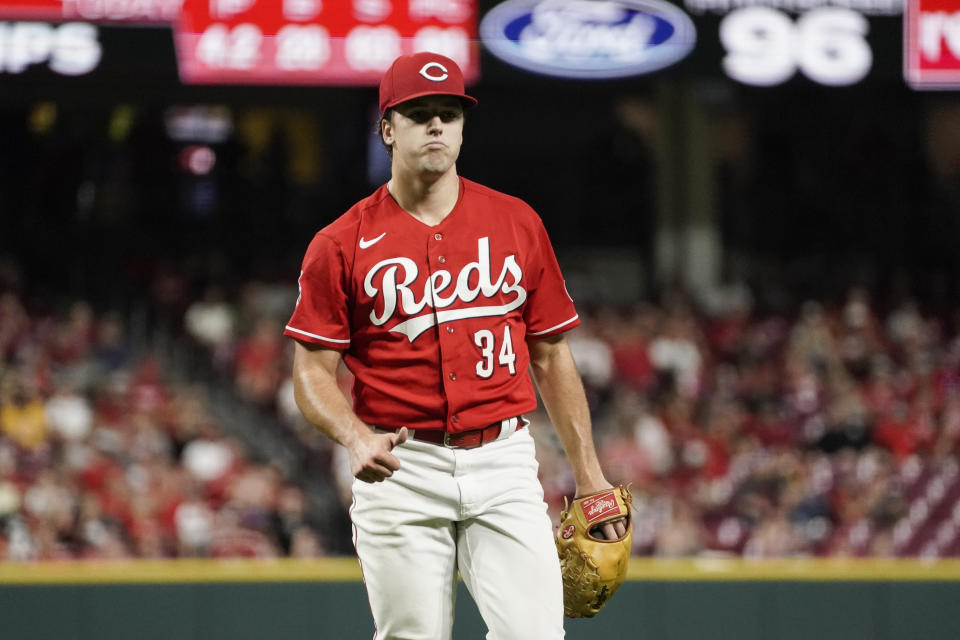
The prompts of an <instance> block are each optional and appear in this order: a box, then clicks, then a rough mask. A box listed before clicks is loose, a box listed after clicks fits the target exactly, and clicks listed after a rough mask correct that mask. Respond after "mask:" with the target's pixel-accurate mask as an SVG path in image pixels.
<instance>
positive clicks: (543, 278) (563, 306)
mask: <svg viewBox="0 0 960 640" xmlns="http://www.w3.org/2000/svg"><path fill="white" fill-rule="evenodd" d="M535 219H536V229H535V236H534V247H535V251H534V252H533V255H534V259H533V260H532V261H531V264H530V266H529V269H530V270H531V271H532V273H533V274H534V278H533V279H532V281H531V284H532V288H531V290H530V291H529V292H528V295H527V303H526V305H525V306H524V310H523V320H524V323H525V324H526V325H527V337H528V338H542V337H546V336H551V335H556V334H560V333H563V332H565V331H569V330H570V329H573V328H574V327H576V326H577V325H578V324H580V317H579V316H578V315H577V310H576V309H575V308H574V306H573V300H572V299H571V298H570V294H569V293H567V287H566V285H565V284H564V281H563V274H561V273H560V265H559V264H557V256H556V255H555V254H554V253H553V246H552V245H551V244H550V238H549V236H547V230H546V229H545V228H544V227H543V223H542V222H541V221H540V218H539V217H536V216H535Z"/></svg>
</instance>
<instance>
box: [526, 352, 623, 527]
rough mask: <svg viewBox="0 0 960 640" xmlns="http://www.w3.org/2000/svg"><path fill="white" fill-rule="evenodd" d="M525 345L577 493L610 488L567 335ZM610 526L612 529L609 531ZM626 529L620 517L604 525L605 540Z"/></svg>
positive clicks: (535, 379)
mask: <svg viewBox="0 0 960 640" xmlns="http://www.w3.org/2000/svg"><path fill="white" fill-rule="evenodd" d="M528 347H529V350H530V373H531V375H532V376H533V381H534V382H535V383H536V385H537V389H539V391H540V398H541V399H542V400H543V406H544V408H546V410H547V415H549V416H550V421H551V422H552V423H553V426H554V428H555V429H556V430H557V435H559V436H560V442H561V444H562V445H563V449H564V451H565V452H566V454H567V459H568V460H569V461H570V466H571V467H572V468H573V477H574V480H575V481H576V483H577V497H580V496H585V495H589V494H591V493H596V492H598V491H602V490H604V489H609V488H611V487H612V486H613V485H611V484H610V483H609V482H608V481H607V479H606V478H605V477H604V475H603V470H602V469H601V468H600V460H599V459H598V458H597V450H596V447H595V446H594V443H593V428H592V425H591V422H590V409H589V407H588V405H587V397H586V394H585V393H584V390H583V382H582V381H581V380H580V374H579V372H578V371H577V366H576V364H575V363H574V361H573V354H571V353H570V346H569V345H568V344H567V341H566V338H564V337H563V336H562V335H559V336H550V337H547V338H544V339H541V340H536V341H530V342H529V343H528ZM610 527H612V529H611V530H609V531H608V530H607V529H608V528H610ZM625 533H626V527H625V525H624V523H623V522H622V521H619V522H615V523H610V524H607V525H606V526H605V527H604V535H605V536H606V537H607V539H608V540H612V539H619V538H620V537H622V536H623V535H624V534H625Z"/></svg>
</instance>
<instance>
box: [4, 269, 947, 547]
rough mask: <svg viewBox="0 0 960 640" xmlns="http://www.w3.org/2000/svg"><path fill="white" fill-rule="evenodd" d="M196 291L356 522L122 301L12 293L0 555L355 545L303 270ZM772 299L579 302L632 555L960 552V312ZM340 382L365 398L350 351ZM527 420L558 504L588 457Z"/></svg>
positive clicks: (192, 299) (205, 329)
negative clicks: (243, 425) (296, 343)
mask: <svg viewBox="0 0 960 640" xmlns="http://www.w3.org/2000/svg"><path fill="white" fill-rule="evenodd" d="M161 279H162V278H161ZM190 290H191V289H190V287H188V286H167V287H158V288H156V290H155V296H156V295H157V293H156V292H162V291H167V292H169V291H177V292H180V293H179V294H178V296H174V297H175V298H176V304H172V305H169V307H170V309H169V310H168V311H170V310H172V311H171V313H173V314H174V319H175V322H174V325H175V327H176V331H177V332H178V333H179V334H180V335H181V336H182V337H183V338H184V339H185V340H187V341H188V342H187V343H188V344H189V345H190V348H191V349H193V350H195V351H196V352H197V353H199V354H201V357H202V358H203V359H204V361H205V362H206V363H207V364H208V366H209V371H211V372H213V375H217V376H220V377H222V378H223V379H225V380H227V384H228V385H229V387H230V390H231V393H232V394H233V397H234V398H235V399H236V402H238V403H245V404H247V405H250V406H252V407H256V408H258V409H259V410H260V411H262V412H265V413H264V414H262V415H267V414H269V415H271V416H272V417H273V418H274V421H273V423H272V426H271V428H278V429H282V430H285V431H286V435H287V436H288V437H292V438H293V439H294V440H295V441H296V442H297V446H299V447H301V448H302V449H303V450H304V451H308V452H311V454H312V455H313V459H314V460H315V461H320V462H319V464H320V465H321V466H323V467H324V468H323V469H322V470H320V473H321V477H322V478H324V479H325V480H324V481H325V482H327V483H331V484H332V485H333V486H332V487H331V489H332V490H331V491H329V492H327V494H326V497H325V498H324V499H326V500H328V501H330V500H332V501H336V502H338V503H337V504H336V505H334V509H335V510H338V511H339V512H340V513H343V514H344V517H343V518H342V519H340V520H338V521H336V522H319V523H317V522H313V521H311V519H310V517H309V513H308V512H309V507H308V505H309V503H310V496H308V495H307V491H308V489H306V488H305V485H304V484H303V483H301V482H299V480H298V479H297V478H292V477H285V476H284V474H283V473H282V472H281V471H280V470H279V469H278V468H277V467H276V466H274V465H271V464H269V463H266V464H265V463H258V462H255V460H256V456H255V455H252V454H253V453H255V452H250V451H248V446H249V445H245V444H243V442H242V441H241V440H240V439H239V438H237V437H235V436H234V435H232V434H230V433H228V432H227V431H226V430H225V429H223V428H222V425H219V424H218V423H217V421H216V420H215V419H214V418H213V417H212V414H211V411H210V399H209V397H208V388H207V385H206V384H205V383H204V381H203V380H201V381H199V382H193V383H185V382H177V381H175V379H176V375H175V373H176V372H171V371H165V370H164V369H163V367H162V365H161V364H160V362H161V360H159V359H157V358H156V357H154V356H152V355H151V354H150V353H149V352H143V351H142V350H138V349H136V348H134V347H133V346H132V341H131V340H130V339H129V338H128V336H126V328H125V324H124V319H123V318H122V317H121V316H120V315H118V314H116V313H96V312H95V311H94V310H93V309H91V307H90V305H89V304H87V303H84V302H75V303H73V304H70V305H68V306H67V307H65V308H64V309H63V310H53V311H46V310H39V311H38V312H35V313H32V312H30V311H29V310H27V309H26V308H25V305H24V303H23V301H22V300H21V299H20V298H19V297H18V295H17V294H16V293H15V292H12V291H7V292H6V293H3V294H2V295H0V557H2V558H7V559H16V560H27V559H39V558H66V557H70V558H75V557H129V556H138V557H158V556H159V557H170V556H227V555H245V556H267V557H269V556H277V555H291V556H316V555H322V554H325V553H331V552H336V553H339V552H343V551H344V550H346V549H349V526H348V524H347V522H348V521H347V519H346V516H345V514H346V511H347V509H348V508H349V504H350V484H351V481H352V478H351V476H350V473H349V468H348V463H347V460H346V456H345V455H344V451H343V449H342V448H340V447H335V446H333V445H332V444H331V443H330V442H329V441H327V440H326V439H325V438H324V437H323V436H321V435H320V434H319V433H318V432H317V430H316V429H314V428H313V427H312V426H310V425H309V424H307V423H306V422H305V421H304V419H303V417H302V416H301V415H300V413H299V411H298V409H297V407H296V404H295V402H294V400H293V391H292V381H291V378H290V370H291V358H292V351H293V343H292V342H291V341H290V340H287V339H286V338H283V337H282V328H283V325H284V322H285V320H286V318H287V316H288V314H289V312H290V309H292V306H293V304H294V302H295V299H296V288H295V285H291V284H290V283H283V284H270V283H268V282H265V281H248V282H245V283H243V284H242V285H240V286H239V287H235V288H232V289H229V290H228V289H224V288H220V287H217V286H206V287H204V288H202V289H200V290H197V292H196V294H195V295H190V294H189V291H190ZM161 297H162V296H161ZM166 299H167V301H168V302H169V300H170V299H171V298H170V297H169V296H168V297H167V298H166ZM881 307H882V308H881ZM773 309H774V307H763V306H762V305H758V304H755V303H754V300H753V298H752V295H751V291H750V289H749V288H748V287H740V288H738V289H735V290H734V294H733V295H727V296H726V297H725V298H724V299H723V300H722V301H721V302H720V303H717V301H713V303H711V304H707V303H705V301H704V300H695V299H694V298H692V297H690V296H685V295H667V296H665V297H663V298H662V299H661V300H659V301H658V302H656V303H653V302H642V303H637V304H634V305H630V306H628V307H622V308H621V307H612V306H604V305H597V306H595V307H593V308H591V309H586V310H582V311H583V313H582V320H583V324H582V326H581V327H579V328H578V329H576V330H575V331H573V332H572V333H571V334H569V336H568V339H569V342H570V345H571V348H572V350H573V353H574V357H575V359H576V361H577V364H578V367H579V368H580V371H581V374H582V377H583V381H584V385H585V387H586V390H587V397H588V401H589V403H590V407H591V413H592V415H593V420H594V435H595V439H596V441H597V445H598V450H599V453H600V457H601V461H602V464H603V466H604V469H605V471H606V473H607V476H608V478H609V479H610V480H611V481H614V482H617V483H630V486H631V491H632V494H633V501H634V506H635V515H634V518H635V520H634V523H635V536H634V553H635V554H637V555H655V556H668V557H669V556H703V555H743V556H756V557H762V556H795V555H825V556H832V555H845V556H850V555H852V556H861V555H863V556H866V555H869V556H924V557H940V556H958V555H960V459H958V453H960V334H958V332H957V328H958V326H960V324H955V323H954V321H955V320H957V319H960V315H958V316H956V317H952V316H950V315H949V314H947V315H944V314H943V313H937V314H933V313H926V312H924V311H923V310H922V309H921V306H920V305H919V304H918V303H916V302H915V301H914V300H913V299H911V298H910V297H909V296H901V297H900V298H899V299H898V300H897V301H895V302H893V303H886V304H883V305H881V304H879V303H877V302H875V301H874V300H872V299H871V295H870V293H869V292H868V291H867V290H866V289H862V288H851V289H850V290H849V291H848V292H847V293H846V294H845V296H842V297H841V298H839V299H837V300H832V301H827V300H820V301H815V300H810V301H807V302H804V303H802V304H796V305H794V306H792V307H779V308H777V310H773ZM340 382H341V388H342V390H343V391H344V393H345V394H347V395H348V396H349V393H350V385H351V382H352V379H351V376H350V374H349V372H348V371H346V370H345V369H342V370H341V376H340ZM529 417H530V418H531V421H532V424H531V429H532V432H533V434H534V436H535V438H536V439H537V442H538V457H539V460H540V475H541V480H542V482H543V485H544V488H545V494H546V498H547V502H548V506H549V508H550V511H551V514H552V516H553V518H554V520H555V521H556V520H557V518H558V514H559V511H560V509H561V508H562V506H563V501H564V497H565V496H570V495H572V494H573V492H574V485H573V479H572V475H571V473H570V469H569V466H568V465H567V463H566V460H565V458H564V456H563V453H562V449H561V448H560V444H559V441H558V440H557V437H556V435H555V433H554V431H553V429H552V427H551V426H550V423H549V420H548V418H547V416H546V415H545V414H544V413H543V411H542V410H540V411H538V412H536V413H534V414H532V415H531V416H529ZM315 471H316V469H315Z"/></svg>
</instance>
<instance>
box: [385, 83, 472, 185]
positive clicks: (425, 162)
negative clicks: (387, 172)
mask: <svg viewBox="0 0 960 640" xmlns="http://www.w3.org/2000/svg"><path fill="white" fill-rule="evenodd" d="M381 126H382V129H381V132H382V134H383V139H384V141H385V142H386V143H387V144H389V145H392V146H393V161H394V165H397V163H399V164H400V165H401V166H402V167H404V168H406V169H409V170H411V171H413V172H414V173H416V174H418V175H423V174H435V175H437V176H439V175H442V174H444V173H446V172H447V171H449V170H450V168H451V167H453V165H454V164H455V163H456V161H457V156H459V155H460V145H461V144H462V143H463V105H462V104H460V101H459V100H458V99H456V98H454V97H452V96H425V97H423V98H416V99H414V100H408V101H407V102H403V103H401V104H399V105H397V106H396V107H394V113H393V116H392V117H391V118H390V120H389V121H384V122H383V124H382V125H381Z"/></svg>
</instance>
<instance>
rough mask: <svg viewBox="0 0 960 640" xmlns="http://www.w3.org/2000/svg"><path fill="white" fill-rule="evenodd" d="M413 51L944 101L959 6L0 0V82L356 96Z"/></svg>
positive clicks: (612, 75) (916, 1) (959, 53)
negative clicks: (887, 91) (935, 94)
mask: <svg viewBox="0 0 960 640" xmlns="http://www.w3.org/2000/svg"><path fill="white" fill-rule="evenodd" d="M134 33H135V34H137V35H136V36H134V35H132V34H134ZM158 34H159V35H164V36H165V37H162V38H158V37H157V36H158ZM138 42H142V44H138ZM158 42H159V43H160V45H161V49H162V50H161V51H160V52H159V53H158V52H156V51H150V52H147V51H145V48H146V47H148V46H149V47H156V45H157V43H158ZM121 43H122V46H121ZM422 50H432V51H436V52H439V53H442V54H444V55H447V56H449V57H451V58H453V59H454V60H456V61H457V62H458V63H459V64H460V66H461V67H462V68H463V70H464V75H465V78H466V80H467V82H468V83H475V82H477V81H478V80H479V79H480V77H481V73H483V75H484V76H485V77H486V78H487V79H488V80H489V81H493V82H497V83H500V84H504V85H511V84H518V83H519V84H524V83H527V82H529V81H531V80H532V79H533V78H534V77H542V78H550V77H559V78H566V79H568V80H574V81H578V82H579V81H587V82H603V81H607V80H615V81H618V82H623V81H632V80H633V79H637V78H643V77H650V76H652V75H654V74H676V75H679V76H682V77H689V76H695V77H699V78H703V77H707V78H709V77H719V78H726V79H729V80H732V81H733V82H735V83H737V84H739V85H742V86H745V87H756V88H758V89H760V90H766V89H774V88H776V87H778V86H781V85H784V84H786V83H791V85H792V86H798V85H803V84H808V85H814V86H824V87H847V86H858V85H860V86H869V85H871V84H877V83H885V84H891V83H896V84H898V85H900V86H905V87H909V88H910V89H913V90H944V89H946V90H953V89H960V0H0V81H2V79H3V78H4V77H11V76H19V75H26V76H31V74H32V75H33V76H39V73H40V72H39V70H41V69H42V70H43V73H47V74H48V75H50V74H52V75H53V76H55V77H63V76H74V77H77V76H88V75H90V76H97V77H98V78H100V79H106V74H107V73H108V72H109V73H111V74H112V73H118V72H119V73H120V74H121V75H125V77H127V78H128V79H133V80H136V79H137V78H138V77H139V76H140V75H141V74H143V73H144V72H146V73H147V76H145V79H144V82H146V81H149V80H148V79H147V78H149V74H150V73H151V71H150V67H149V65H148V64H147V63H146V62H145V60H147V59H149V60H150V61H151V62H150V64H153V65H154V67H155V68H156V69H157V70H156V72H155V75H156V77H157V78H158V79H161V80H163V81H169V80H168V79H169V78H170V77H171V75H173V76H174V77H176V78H179V81H180V84H182V85H275V86H280V85H294V86H309V85H312V86H368V87H369V86H375V85H376V84H377V82H378V80H379V78H380V76H381V75H382V73H383V71H384V70H385V69H386V68H387V66H388V65H389V63H390V62H391V61H392V60H393V59H394V58H395V57H396V56H397V55H400V54H403V53H412V52H415V51H422ZM160 67H163V68H160ZM481 67H482V68H481Z"/></svg>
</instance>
